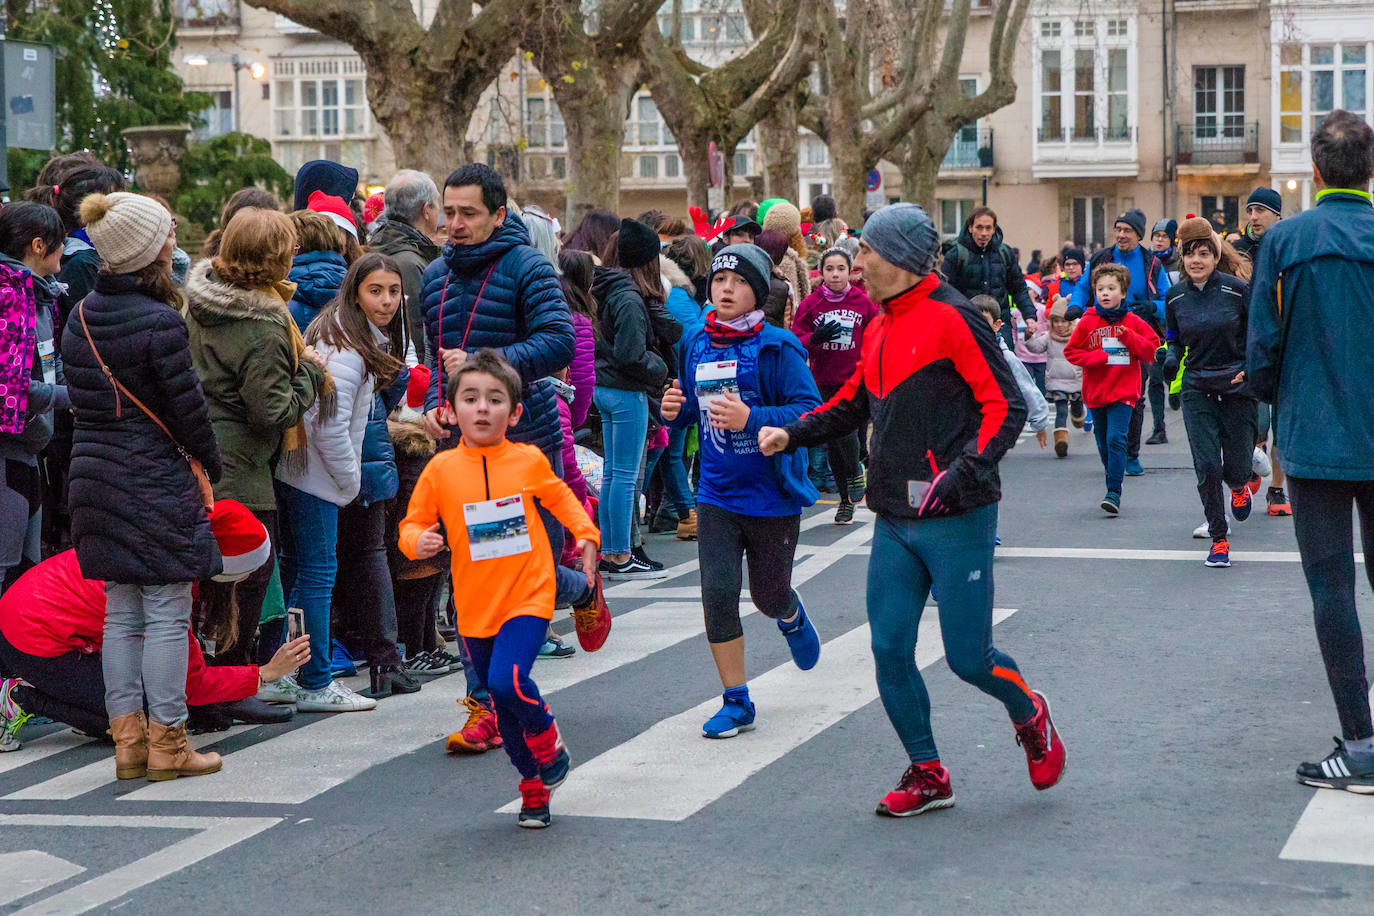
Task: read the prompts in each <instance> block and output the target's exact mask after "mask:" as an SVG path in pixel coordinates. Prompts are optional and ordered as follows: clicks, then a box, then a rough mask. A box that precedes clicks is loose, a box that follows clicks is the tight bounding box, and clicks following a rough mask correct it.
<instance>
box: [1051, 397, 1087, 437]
mask: <svg viewBox="0 0 1374 916" xmlns="http://www.w3.org/2000/svg"><path fill="white" fill-rule="evenodd" d="M1046 397H1048V398H1049V399H1050V402H1051V403H1053V404H1054V428H1055V429H1068V428H1069V418H1070V417H1072V418H1074V419H1075V420H1081V419H1082V418H1083V395H1082V394H1080V393H1079V392H1077V391H1050V392H1048V393H1047V394H1046Z"/></svg>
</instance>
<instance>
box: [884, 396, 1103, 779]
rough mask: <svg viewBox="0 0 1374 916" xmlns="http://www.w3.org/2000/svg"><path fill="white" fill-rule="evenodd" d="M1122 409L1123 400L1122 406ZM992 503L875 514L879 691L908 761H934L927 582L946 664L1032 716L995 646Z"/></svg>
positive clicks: (1016, 716) (1013, 670) (1019, 717)
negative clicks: (926, 662)
mask: <svg viewBox="0 0 1374 916" xmlns="http://www.w3.org/2000/svg"><path fill="white" fill-rule="evenodd" d="M1126 410H1127V412H1128V413H1129V411H1130V408H1129V407H1128V408H1126ZM996 524H997V505H996V504H995V503H994V504H992V505H990V506H983V507H981V508H979V509H974V510H973V511H971V512H968V513H965V514H964V515H957V516H954V517H953V518H940V519H930V520H928V521H920V522H918V521H910V520H908V519H901V518H892V517H890V516H886V515H880V516H878V521H877V524H876V525H875V526H874V530H873V553H872V556H871V557H870V558H869V561H868V624H869V629H870V631H871V637H872V640H873V661H874V665H875V667H876V669H877V674H878V694H879V696H881V697H882V700H883V708H884V709H885V710H887V717H888V719H889V720H891V722H892V727H893V728H895V729H896V730H897V737H898V738H899V739H901V742H902V746H903V747H904V748H905V749H906V752H907V754H908V755H909V756H910V758H911V761H912V762H913V763H925V762H927V761H931V760H939V759H940V754H939V752H938V751H937V750H936V748H935V738H934V736H933V735H932V734H931V730H930V695H929V694H927V693H926V685H925V681H924V680H922V678H921V672H920V670H919V669H918V668H917V667H916V656H915V653H916V633H917V629H918V628H919V627H920V625H921V613H922V611H924V610H925V604H926V595H928V594H929V593H930V589H931V585H934V586H935V587H936V591H937V592H938V593H939V595H940V635H941V637H942V638H943V639H944V644H945V661H946V662H948V664H949V667H950V670H952V671H953V672H954V673H955V674H956V675H958V676H959V677H960V678H962V679H963V680H965V681H967V682H968V683H970V684H972V685H973V686H975V687H977V688H978V689H979V690H981V691H983V692H984V693H986V694H988V695H989V696H992V697H995V698H996V699H998V700H1001V701H1002V703H1003V705H1005V706H1006V707H1007V714H1008V715H1009V716H1011V720H1012V721H1013V722H1025V721H1027V720H1028V719H1030V718H1031V717H1032V716H1034V715H1035V704H1034V701H1033V700H1032V699H1031V694H1030V688H1028V687H1027V686H1026V682H1025V681H1024V680H1022V678H1021V674H1020V670H1019V669H1018V668H1017V667H1016V662H1015V661H1014V660H1012V658H1011V657H1010V656H1007V655H1004V654H1002V653H1001V652H999V651H997V649H996V648H995V647H994V646H993V644H992V597H993V587H992V551H993V541H992V539H993V535H994V532H995V528H996Z"/></svg>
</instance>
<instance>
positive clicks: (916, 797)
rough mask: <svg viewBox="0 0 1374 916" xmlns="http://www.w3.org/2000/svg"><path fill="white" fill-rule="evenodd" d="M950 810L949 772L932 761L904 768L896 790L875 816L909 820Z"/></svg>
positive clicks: (938, 762)
mask: <svg viewBox="0 0 1374 916" xmlns="http://www.w3.org/2000/svg"><path fill="white" fill-rule="evenodd" d="M953 807H954V787H953V786H951V785H950V784H949V770H947V769H945V768H944V767H942V766H941V765H940V761H938V760H935V761H932V762H930V763H913V764H912V765H911V766H909V767H907V768H906V772H905V773H903V774H902V778H901V779H900V780H898V781H897V788H895V789H893V790H892V791H891V792H889V793H887V794H886V795H884V796H883V800H882V801H880V802H878V809H877V811H875V812H874V813H875V814H879V815H882V816H883V817H912V816H913V815H917V814H925V813H926V812H927V811H934V810H935V809H937V808H953Z"/></svg>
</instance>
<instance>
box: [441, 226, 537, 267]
mask: <svg viewBox="0 0 1374 916" xmlns="http://www.w3.org/2000/svg"><path fill="white" fill-rule="evenodd" d="M529 243H530V231H529V230H528V229H526V228H525V224H524V223H523V222H522V221H521V220H520V217H518V216H516V215H515V214H514V213H512V212H511V211H509V210H507V211H506V221H505V222H504V223H502V224H501V225H499V226H497V227H496V230H495V231H494V232H492V234H491V236H490V237H488V238H487V240H486V241H485V242H479V243H478V244H476V245H454V244H453V243H451V242H450V243H449V244H447V245H445V246H444V261H445V262H447V263H448V267H449V270H451V271H453V272H454V273H456V274H458V275H459V276H465V275H466V276H470V275H472V274H475V273H477V272H478V271H481V270H483V269H485V268H486V267H487V265H489V264H490V263H491V262H492V261H495V260H496V259H497V258H499V257H501V256H502V255H504V254H505V253H506V252H508V251H510V250H511V249H512V248H514V247H516V246H517V245H528V244H529Z"/></svg>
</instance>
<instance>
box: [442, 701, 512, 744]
mask: <svg viewBox="0 0 1374 916" xmlns="http://www.w3.org/2000/svg"><path fill="white" fill-rule="evenodd" d="M458 702H459V703H461V704H462V705H464V706H466V707H467V709H468V722H467V724H466V725H464V726H463V727H462V729H461V730H460V731H456V732H454V733H453V734H451V735H449V736H448V742H447V743H446V744H445V745H444V750H446V751H448V752H449V753H450V754H482V753H485V752H487V751H489V750H492V749H493V748H498V747H500V746H501V733H500V732H499V731H497V729H496V713H494V712H492V711H491V710H490V709H488V708H487V707H486V706H484V705H482V703H481V701H479V700H474V699H473V698H472V697H463V698H462V699H461V700H459V701H458Z"/></svg>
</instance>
